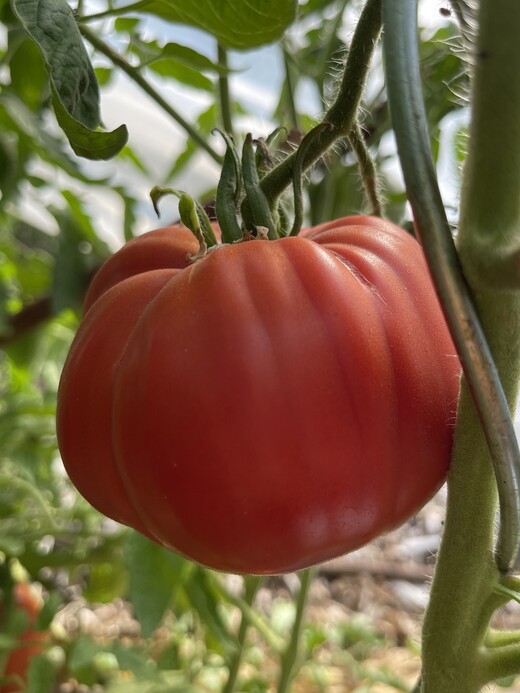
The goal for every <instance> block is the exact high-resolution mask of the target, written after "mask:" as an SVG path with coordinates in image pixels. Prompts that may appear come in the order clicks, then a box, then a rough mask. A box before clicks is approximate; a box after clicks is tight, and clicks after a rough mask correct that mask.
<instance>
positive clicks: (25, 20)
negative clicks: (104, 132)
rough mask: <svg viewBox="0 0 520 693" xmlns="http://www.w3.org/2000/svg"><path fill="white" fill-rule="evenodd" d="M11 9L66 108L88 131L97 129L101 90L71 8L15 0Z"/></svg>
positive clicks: (55, 1) (58, 0) (62, 1)
mask: <svg viewBox="0 0 520 693" xmlns="http://www.w3.org/2000/svg"><path fill="white" fill-rule="evenodd" d="M12 6H13V9H14V11H15V13H16V15H17V16H18V18H19V19H20V21H21V23H22V25H23V27H24V29H25V30H26V31H27V33H28V34H29V36H30V37H31V38H32V39H33V41H35V43H36V44H37V45H38V46H39V48H40V50H41V52H42V54H43V58H44V60H45V63H46V65H47V69H48V71H49V76H50V79H51V82H52V84H53V86H54V89H55V90H56V92H57V94H58V95H59V99H60V101H61V103H62V104H63V107H64V108H65V109H66V111H67V112H68V113H69V115H70V116H71V117H72V118H74V119H75V120H77V121H78V122H80V123H81V124H82V125H84V126H85V127H87V128H92V129H93V128H96V127H98V125H99V123H100V112H99V86H98V83H97V79H96V75H95V73H94V69H93V67H92V65H91V63H90V59H89V56H88V53H87V51H86V49H85V46H84V44H83V40H82V38H81V34H80V33H79V29H78V26H77V24H76V20H75V18H74V13H73V11H72V9H71V7H69V5H68V4H67V2H66V0H12Z"/></svg>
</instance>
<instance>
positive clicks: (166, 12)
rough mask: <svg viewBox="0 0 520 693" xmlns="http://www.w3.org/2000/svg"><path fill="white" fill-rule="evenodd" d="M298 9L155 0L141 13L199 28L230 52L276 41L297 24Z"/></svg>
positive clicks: (284, 0) (261, 1)
mask: <svg viewBox="0 0 520 693" xmlns="http://www.w3.org/2000/svg"><path fill="white" fill-rule="evenodd" d="M297 6H298V2H297V0H256V1H255V2H254V3H253V2H251V1H250V0H220V2H218V3H217V2H215V0H197V1H196V2H194V1H193V0H154V1H153V2H146V3H143V5H142V6H141V7H140V8H139V11H141V12H146V13H150V14H155V15H157V16H159V17H161V18H162V19H165V20H166V21H168V22H179V23H181V24H189V25H191V26H196V27H198V28H199V29H204V30H205V31H207V32H209V33H210V34H212V35H213V36H215V38H217V39H218V40H219V41H220V42H221V43H222V44H223V45H225V46H227V47H229V48H236V49H239V50H240V49H241V50H247V49H250V48H255V47H257V46H262V45H265V44H267V43H273V42H274V41H277V40H278V39H279V38H280V37H281V36H282V35H283V33H284V31H285V30H286V29H287V27H288V26H289V25H290V24H292V22H293V21H294V19H295V17H296V10H297ZM136 9H137V8H136Z"/></svg>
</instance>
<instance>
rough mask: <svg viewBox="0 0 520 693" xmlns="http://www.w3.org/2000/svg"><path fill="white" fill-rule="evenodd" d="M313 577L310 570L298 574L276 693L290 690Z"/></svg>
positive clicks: (284, 692)
mask: <svg viewBox="0 0 520 693" xmlns="http://www.w3.org/2000/svg"><path fill="white" fill-rule="evenodd" d="M313 575H314V571H313V569H312V568H308V569H307V570H302V571H301V573H300V574H299V576H300V590H299V592H298V599H297V602H296V615H295V617H294V624H293V628H292V632H291V639H290V641H289V644H288V645H287V649H286V650H285V652H284V653H283V656H282V669H281V673H280V680H279V682H278V688H277V692H278V693H287V691H288V690H289V689H290V685H291V681H292V680H293V677H294V674H295V665H296V661H297V659H298V654H299V649H300V636H301V631H302V625H303V615H304V613H305V606H306V603H307V597H308V595H309V587H310V585H311V582H312V578H313Z"/></svg>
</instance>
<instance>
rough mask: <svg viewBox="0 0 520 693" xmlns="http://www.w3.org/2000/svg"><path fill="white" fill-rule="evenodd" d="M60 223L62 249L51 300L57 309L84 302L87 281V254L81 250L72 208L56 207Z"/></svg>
mask: <svg viewBox="0 0 520 693" xmlns="http://www.w3.org/2000/svg"><path fill="white" fill-rule="evenodd" d="M54 216H55V217H56V220H57V222H58V224H59V227H60V236H59V250H58V255H57V257H56V263H55V266H54V279H53V289H52V301H53V308H54V310H55V312H57V313H58V312H60V311H61V310H64V309H65V308H70V307H76V306H78V305H80V304H81V302H82V300H83V296H84V295H85V289H86V285H87V270H86V266H85V264H86V263H85V256H84V254H83V253H82V250H81V242H82V241H83V236H82V233H81V229H80V227H79V225H78V223H77V221H76V220H75V219H74V218H73V216H72V214H71V213H70V212H69V211H66V212H63V211H58V210H56V211H55V212H54Z"/></svg>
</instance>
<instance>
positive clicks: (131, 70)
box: [78, 23, 223, 164]
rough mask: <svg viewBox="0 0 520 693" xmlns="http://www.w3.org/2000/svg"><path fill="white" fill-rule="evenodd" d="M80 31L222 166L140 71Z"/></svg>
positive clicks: (88, 32) (218, 157) (91, 34)
mask: <svg viewBox="0 0 520 693" xmlns="http://www.w3.org/2000/svg"><path fill="white" fill-rule="evenodd" d="M78 26H79V30H80V32H81V34H82V36H83V37H84V38H85V39H86V40H87V41H88V42H89V43H90V44H91V45H92V46H93V47H94V48H95V49H96V50H97V51H99V52H100V53H102V54H103V55H104V56H106V57H107V58H108V59H109V60H110V61H111V62H113V63H114V65H117V66H118V67H119V68H120V69H121V70H122V71H123V72H124V73H125V74H126V75H128V77H130V79H131V80H132V81H134V82H135V83H136V84H137V85H139V86H140V87H141V89H142V90H143V91H144V92H145V93H146V94H148V96H149V97H150V98H151V99H153V100H154V101H155V103H156V104H158V105H159V106H160V107H161V108H162V109H163V111H166V113H167V114H168V115H169V116H170V117H171V118H173V120H175V121H176V122H177V123H178V124H179V125H180V126H181V127H182V128H183V129H184V130H185V131H186V132H187V133H188V135H189V137H190V138H191V139H192V140H193V141H194V142H196V143H197V144H198V145H199V147H201V149H204V151H205V152H206V153H207V154H209V155H210V157H211V158H212V159H213V160H214V161H216V162H217V163H218V164H222V162H223V157H222V156H221V155H220V154H218V153H217V152H216V151H215V150H214V149H213V148H212V147H211V146H210V145H209V144H208V143H207V142H206V140H205V139H204V138H203V137H202V136H201V135H200V133H199V132H198V131H197V130H196V129H195V128H194V127H193V125H192V124H191V123H189V122H188V121H187V120H185V119H184V118H183V117H182V116H181V114H180V113H179V112H178V111H176V110H175V109H174V108H173V106H171V105H170V104H169V103H168V102H167V101H165V100H164V99H163V97H162V96H161V95H160V94H159V92H157V91H156V90H155V89H154V88H153V87H152V85H151V84H150V83H149V82H148V81H147V80H146V79H145V78H144V77H143V76H142V74H141V73H140V71H139V70H138V69H137V68H136V67H134V66H133V65H130V63H129V62H128V61H127V60H126V59H125V58H124V57H123V56H122V55H120V54H119V53H118V52H117V51H115V50H114V49H113V48H111V47H110V46H109V45H108V44H107V43H105V42H104V41H103V40H102V39H100V38H99V36H97V35H96V34H95V33H94V32H93V31H91V30H90V29H89V28H88V27H86V26H84V25H83V24H81V23H80V24H79V25H78Z"/></svg>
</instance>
